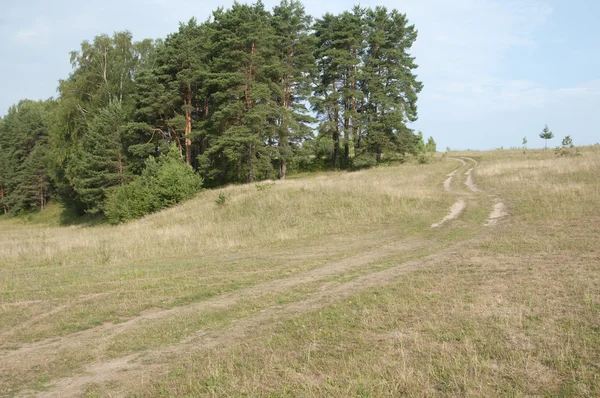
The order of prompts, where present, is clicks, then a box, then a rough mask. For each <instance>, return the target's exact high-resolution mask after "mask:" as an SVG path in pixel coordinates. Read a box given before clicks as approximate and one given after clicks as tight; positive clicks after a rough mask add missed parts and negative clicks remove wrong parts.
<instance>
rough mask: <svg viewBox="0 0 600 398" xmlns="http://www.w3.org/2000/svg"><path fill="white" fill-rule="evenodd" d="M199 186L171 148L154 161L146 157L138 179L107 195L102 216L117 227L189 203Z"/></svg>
mask: <svg viewBox="0 0 600 398" xmlns="http://www.w3.org/2000/svg"><path fill="white" fill-rule="evenodd" d="M201 186H202V178H201V177H200V176H199V175H198V174H196V173H195V172H194V170H193V169H192V168H191V167H190V166H189V165H187V164H185V163H184V162H183V161H182V160H181V157H180V153H179V149H178V148H177V147H175V146H172V147H171V148H170V150H169V151H168V152H167V153H166V154H163V155H160V156H159V157H158V158H153V157H149V158H148V159H147V160H146V162H145V168H144V171H143V172H142V175H141V176H140V177H138V178H137V179H136V180H134V181H133V182H131V183H129V184H127V185H124V186H121V187H118V188H116V189H114V190H113V191H112V192H110V193H109V195H108V198H107V200H106V204H105V211H104V214H105V215H106V217H107V218H108V221H109V222H110V223H111V224H118V223H121V222H126V221H129V220H133V219H136V218H140V217H142V216H144V215H146V214H149V213H152V212H155V211H158V210H161V209H164V208H167V207H170V206H173V205H175V204H177V203H180V202H183V201H184V200H187V199H191V198H192V197H193V196H194V195H195V194H196V192H198V191H199V190H200V187H201Z"/></svg>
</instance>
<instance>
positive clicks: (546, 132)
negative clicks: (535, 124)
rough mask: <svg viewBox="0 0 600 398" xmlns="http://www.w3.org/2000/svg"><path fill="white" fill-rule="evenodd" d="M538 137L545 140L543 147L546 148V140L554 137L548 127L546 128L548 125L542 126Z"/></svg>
mask: <svg viewBox="0 0 600 398" xmlns="http://www.w3.org/2000/svg"><path fill="white" fill-rule="evenodd" d="M540 138H541V139H543V140H544V141H545V142H544V148H545V149H547V148H548V140H551V139H552V138H554V133H553V132H552V131H550V129H549V128H548V125H545V126H544V129H543V130H542V132H541V133H540Z"/></svg>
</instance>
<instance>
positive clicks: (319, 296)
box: [37, 241, 472, 398]
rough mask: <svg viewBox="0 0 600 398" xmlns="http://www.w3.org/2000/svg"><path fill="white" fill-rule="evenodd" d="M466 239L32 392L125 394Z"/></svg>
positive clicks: (438, 258) (426, 263)
mask: <svg viewBox="0 0 600 398" xmlns="http://www.w3.org/2000/svg"><path fill="white" fill-rule="evenodd" d="M471 242H472V241H463V242H460V243H458V244H456V245H454V246H452V247H450V248H448V249H445V250H442V251H440V252H437V253H435V254H432V255H429V256H426V257H425V258H423V259H420V260H413V261H407V262H405V263H402V264H398V265H397V266H394V267H392V268H388V269H385V270H383V271H378V272H373V273H370V274H367V275H363V276H360V277H358V278H356V279H354V280H353V281H350V282H346V283H335V284H333V285H327V287H326V288H323V289H321V290H319V291H317V292H315V293H313V294H312V295H310V296H309V297H308V298H307V299H306V300H302V301H299V302H294V303H290V304H288V305H284V306H276V307H270V308H268V309H266V310H263V311H262V312H261V313H259V314H258V315H256V316H252V317H247V318H244V319H241V320H238V321H236V322H233V323H232V325H231V326H230V327H229V328H227V329H225V330H220V331H217V332H213V333H206V332H204V331H200V332H197V333H195V334H193V335H192V336H190V337H189V338H187V339H186V340H185V341H184V342H180V343H178V344H174V345H169V346H166V347H162V348H160V349H157V350H150V351H146V352H144V353H141V354H133V355H128V356H125V357H122V358H117V359H114V360H110V361H104V362H97V363H93V364H90V365H88V366H87V367H86V369H85V372H86V374H84V375H81V376H75V377H71V378H64V379H60V380H56V381H55V382H54V383H53V384H54V388H53V389H52V390H51V391H47V392H41V393H37V396H38V397H46V398H50V397H52V398H55V397H68V396H76V395H78V394H81V393H82V392H83V391H84V389H85V387H86V385H88V384H90V383H105V382H110V383H111V384H115V383H116V385H118V387H117V388H116V389H117V390H118V392H116V393H112V394H111V395H110V396H113V397H114V396H125V395H127V394H128V393H130V392H132V391H135V389H138V388H140V387H141V383H142V380H143V378H144V375H146V378H148V375H151V374H159V373H162V372H164V371H165V368H166V365H165V362H168V361H165V359H166V358H178V359H179V360H181V358H186V357H189V356H190V355H193V354H195V353H199V352H201V351H204V350H208V349H211V348H214V347H217V346H219V345H222V344H225V343H227V344H230V343H236V342H241V341H243V339H244V338H245V337H246V336H250V335H254V334H256V333H257V329H260V328H261V327H265V326H268V325H270V324H272V323H273V322H281V321H283V320H285V319H288V318H290V317H293V316H296V315H298V314H302V313H305V312H309V311H313V310H317V309H319V308H323V307H325V306H327V305H329V304H331V303H334V302H336V301H339V300H341V299H344V298H346V297H349V296H352V295H354V294H357V293H358V292H360V291H362V290H364V289H367V288H370V287H374V286H378V285H383V284H389V283H390V282H393V281H394V280H395V279H397V278H398V277H400V276H402V275H404V274H405V273H407V272H410V271H414V270H418V269H423V268H427V267H430V266H434V265H439V264H441V263H447V262H448V260H449V259H450V258H451V257H453V255H454V254H455V253H459V250H458V249H459V248H460V247H462V246H464V245H466V244H468V243H471Z"/></svg>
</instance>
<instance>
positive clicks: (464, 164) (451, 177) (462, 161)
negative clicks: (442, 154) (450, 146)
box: [444, 158, 467, 192]
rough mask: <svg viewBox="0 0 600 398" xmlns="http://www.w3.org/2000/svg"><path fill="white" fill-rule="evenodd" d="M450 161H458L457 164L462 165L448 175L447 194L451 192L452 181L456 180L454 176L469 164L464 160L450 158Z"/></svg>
mask: <svg viewBox="0 0 600 398" xmlns="http://www.w3.org/2000/svg"><path fill="white" fill-rule="evenodd" d="M448 159H451V160H456V161H457V162H461V163H462V164H461V165H460V166H459V167H458V168H457V169H456V170H454V171H453V172H451V173H449V174H446V177H448V178H447V179H446V181H444V191H446V192H450V185H451V184H452V180H453V179H454V176H455V175H456V173H457V172H458V170H460V168H461V167H463V166H466V164H467V162H465V161H464V160H463V159H460V158H448Z"/></svg>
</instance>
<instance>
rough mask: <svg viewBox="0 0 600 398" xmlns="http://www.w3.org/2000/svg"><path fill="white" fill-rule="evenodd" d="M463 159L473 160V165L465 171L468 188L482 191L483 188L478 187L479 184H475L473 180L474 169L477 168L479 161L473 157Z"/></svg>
mask: <svg viewBox="0 0 600 398" xmlns="http://www.w3.org/2000/svg"><path fill="white" fill-rule="evenodd" d="M463 159H465V160H468V161H470V162H473V167H471V168H470V169H469V170H467V172H466V173H465V175H466V176H467V179H466V180H465V185H466V186H467V188H469V189H470V190H471V191H473V192H479V191H481V189H479V188H478V187H477V185H475V182H474V181H473V170H474V169H475V167H477V165H478V164H479V163H477V161H476V160H475V159H471V158H463Z"/></svg>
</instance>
